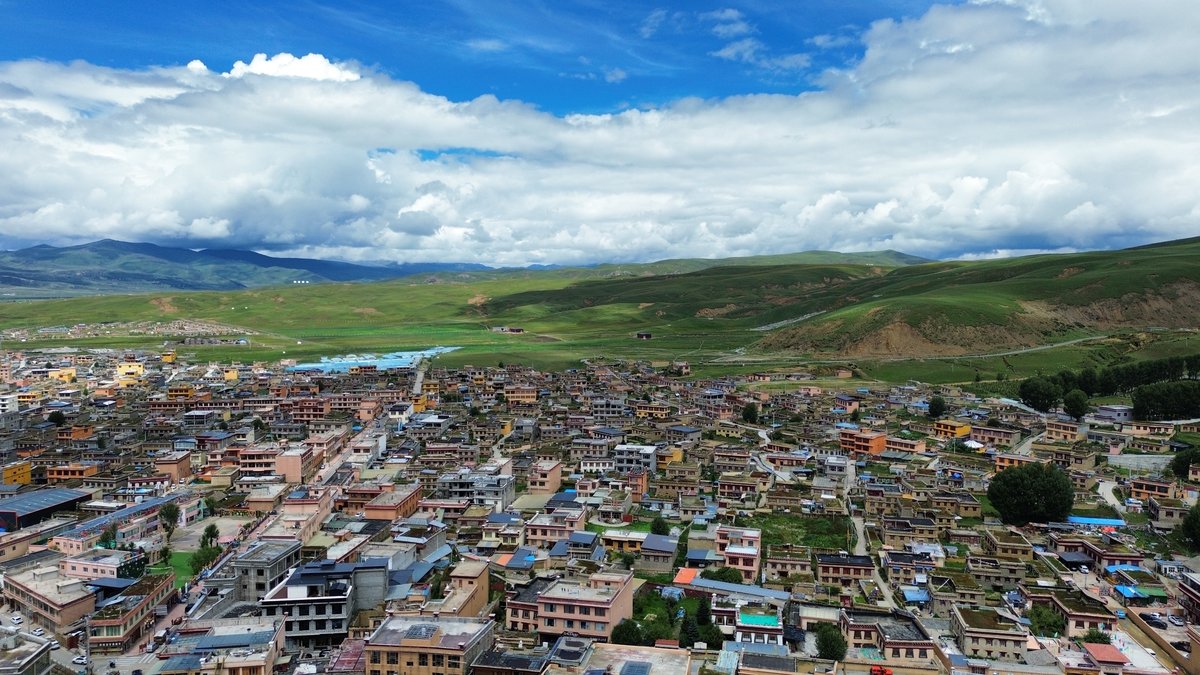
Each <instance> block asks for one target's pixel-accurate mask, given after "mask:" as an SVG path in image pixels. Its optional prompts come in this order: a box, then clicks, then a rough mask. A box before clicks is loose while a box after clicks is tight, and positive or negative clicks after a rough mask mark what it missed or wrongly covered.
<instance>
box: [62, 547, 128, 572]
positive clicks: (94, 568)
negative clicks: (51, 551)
mask: <svg viewBox="0 0 1200 675" xmlns="http://www.w3.org/2000/svg"><path fill="white" fill-rule="evenodd" d="M145 568H146V554H145V553H142V552H141V551H123V550H121V549H107V548H96V549H92V550H90V551H85V552H84V553H81V554H79V555H75V556H71V557H69V558H63V559H61V560H59V561H58V571H59V573H60V574H62V575H63V576H65V577H74V578H76V579H103V578H113V577H120V578H122V579H137V578H138V577H140V576H142V571H143V570H144V569H145Z"/></svg>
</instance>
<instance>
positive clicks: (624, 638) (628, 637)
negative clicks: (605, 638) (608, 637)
mask: <svg viewBox="0 0 1200 675" xmlns="http://www.w3.org/2000/svg"><path fill="white" fill-rule="evenodd" d="M612 641H613V644H618V645H640V644H642V642H644V641H645V636H644V635H643V634H642V627H641V626H639V625H638V623H637V622H636V621H634V620H633V619H622V620H621V623H619V624H617V625H616V626H614V627H613V632H612Z"/></svg>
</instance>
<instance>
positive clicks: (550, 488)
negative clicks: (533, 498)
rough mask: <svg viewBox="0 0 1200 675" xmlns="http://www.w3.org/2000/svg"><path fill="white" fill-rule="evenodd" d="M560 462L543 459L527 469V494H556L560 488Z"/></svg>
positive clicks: (561, 467)
mask: <svg viewBox="0 0 1200 675" xmlns="http://www.w3.org/2000/svg"><path fill="white" fill-rule="evenodd" d="M562 469H563V465H562V462H560V461H558V460H552V459H543V460H539V461H537V462H534V464H533V466H531V467H529V478H528V480H527V481H526V482H527V485H528V486H529V494H534V495H552V494H555V493H557V492H558V489H559V487H561V486H562Z"/></svg>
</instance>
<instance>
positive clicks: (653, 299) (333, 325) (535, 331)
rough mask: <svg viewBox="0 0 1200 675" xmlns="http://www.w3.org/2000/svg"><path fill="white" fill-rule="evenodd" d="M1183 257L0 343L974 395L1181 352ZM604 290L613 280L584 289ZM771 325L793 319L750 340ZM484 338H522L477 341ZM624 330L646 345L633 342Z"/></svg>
mask: <svg viewBox="0 0 1200 675" xmlns="http://www.w3.org/2000/svg"><path fill="white" fill-rule="evenodd" d="M1198 260H1200V243H1198V242H1197V241H1195V240H1188V241H1183V242H1177V243H1174V244H1171V245H1165V246H1159V247H1153V248H1144V249H1135V250H1131V251H1121V252H1105V253H1087V254H1073V255H1066V256H1033V257H1029V258H1019V259H1015V260H1001V261H982V262H972V263H928V264H918V265H910V266H903V267H895V266H893V267H888V266H885V265H884V264H882V263H886V262H887V261H886V260H880V261H877V262H876V263H875V264H850V263H846V262H845V261H844V260H842V261H831V262H818V263H816V264H786V265H778V264H775V265H771V264H764V263H770V262H774V260H772V259H770V258H766V259H755V261H754V263H755V264H744V265H738V266H726V267H713V268H710V269H704V270H701V271H693V272H686V273H680V274H673V273H672V274H662V273H650V272H646V273H645V274H644V275H642V276H631V275H630V274H628V273H627V272H626V271H623V270H621V269H618V268H619V266H614V269H611V270H609V271H608V272H604V271H597V270H596V269H591V270H583V271H581V270H551V271H540V272H533V271H522V272H514V273H500V272H489V273H486V274H462V275H442V276H441V277H440V278H439V279H440V280H439V281H437V282H436V283H425V282H421V281H415V280H413V279H405V280H394V281H386V282H376V283H337V284H322V285H304V286H298V285H289V286H283V287H274V288H263V289H257V290H249V291H237V292H232V291H212V292H188V293H179V292H173V293H155V294H140V295H111V296H99V297H92V298H84V299H78V298H76V299H69V300H57V301H40V302H10V303H4V304H0V328H21V327H24V328H37V327H44V326H54V325H73V324H76V323H88V324H97V323H102V322H113V321H120V322H139V321H146V322H166V321H171V320H174V319H181V318H189V319H203V320H207V321H212V322H216V323H219V324H222V325H226V326H229V333H230V335H231V336H240V335H243V334H245V333H246V332H247V331H253V332H254V334H253V335H251V336H250V344H249V345H244V346H236V347H235V346H196V347H187V348H184V349H183V351H184V352H185V353H187V354H190V355H192V356H193V357H194V358H196V359H199V360H219V361H234V360H237V361H243V362H247V361H255V360H273V359H277V358H280V357H294V358H298V359H310V358H315V357H318V356H323V355H334V354H344V353H351V352H358V353H361V352H373V351H393V350H400V349H416V348H424V347H430V346H435V345H452V346H458V347H460V348H461V349H460V350H459V351H456V352H452V353H451V354H448V355H446V356H443V357H441V361H442V362H443V363H445V364H447V365H451V366H453V365H461V364H464V363H474V364H486V363H495V362H500V361H507V362H521V363H527V364H530V365H533V366H537V367H544V368H562V367H568V366H571V365H575V364H578V363H579V361H580V360H581V359H587V358H594V357H616V358H630V359H643V360H649V361H665V360H672V359H686V360H688V361H690V362H692V363H693V366H694V368H697V369H698V372H700V373H703V374H708V375H716V374H725V373H738V372H747V371H753V370H763V369H768V368H772V369H776V368H798V369H799V368H803V369H819V368H820V367H821V366H822V365H823V364H824V365H830V364H839V365H840V364H848V363H849V364H853V365H854V366H855V367H856V368H857V369H858V370H859V371H860V372H861V373H863V375H864V376H865V378H866V379H868V380H879V381H887V382H902V381H906V380H910V379H916V380H921V381H925V382H934V383H950V382H961V383H974V380H975V378H976V375H978V376H979V378H980V379H981V380H982V381H983V382H982V383H980V386H982V387H987V386H988V385H989V384H991V385H993V386H994V387H995V388H996V389H997V390H1004V389H1005V387H1006V386H1007V385H1005V384H1004V383H996V382H992V380H994V378H995V377H996V374H997V373H1002V374H1004V376H1005V378H1011V379H1019V378H1021V377H1025V376H1028V375H1032V374H1036V373H1038V372H1055V371H1058V370H1060V369H1062V368H1078V367H1082V366H1085V365H1096V366H1100V365H1107V364H1110V363H1118V362H1122V361H1128V360H1136V359H1140V358H1156V357H1159V356H1166V355H1171V354H1177V353H1178V354H1182V353H1194V352H1196V351H1200V334H1196V333H1186V332H1180V331H1179V330H1151V329H1152V328H1153V327H1155V326H1159V327H1172V326H1178V328H1179V329H1183V328H1185V327H1187V328H1194V326H1192V324H1193V323H1194V317H1195V316H1197V315H1200V285H1197V283H1196V280H1197V279H1200V262H1197V261H1198ZM666 262H671V261H666ZM674 262H679V261H674ZM685 262H686V261H685ZM897 264H899V262H897ZM679 267H680V268H684V269H686V267H687V265H682V264H681V265H679ZM662 269H671V268H669V267H664V268H662ZM659 271H661V270H659ZM603 274H611V275H612V276H611V277H604V276H602V277H601V278H597V276H599V275H603ZM1193 290H1195V291H1196V292H1195V293H1193V292H1192V291H1193ZM804 317H808V318H804ZM801 319H802V320H801ZM789 321H791V322H795V323H793V324H791V325H785V326H784V327H783V328H779V329H776V330H773V331H766V330H759V329H761V328H763V327H764V326H772V325H778V324H779V323H780V322H789ZM497 326H519V327H521V328H522V329H524V332H523V333H520V334H502V333H497V332H494V331H493V330H491V329H492V328H494V327H497ZM643 331H645V332H650V333H651V334H652V336H653V339H651V340H637V339H635V335H636V333H638V332H643ZM30 336H31V337H36V334H32V333H31V334H30ZM10 340H11V339H10ZM1075 340H1086V341H1075ZM161 342H162V337H143V336H121V335H113V336H110V337H104V338H88V339H83V340H77V341H73V342H65V341H61V340H47V339H42V340H32V339H31V340H30V341H28V342H26V343H24V346H27V347H35V346H60V345H65V344H72V345H75V346H81V347H89V346H90V347H99V346H104V347H116V348H121V347H153V346H157V345H160V344H161ZM9 344H12V343H11V341H10V342H9ZM1053 344H1057V345H1058V346H1054V347H1052V348H1043V347H1044V346H1046V345H1053Z"/></svg>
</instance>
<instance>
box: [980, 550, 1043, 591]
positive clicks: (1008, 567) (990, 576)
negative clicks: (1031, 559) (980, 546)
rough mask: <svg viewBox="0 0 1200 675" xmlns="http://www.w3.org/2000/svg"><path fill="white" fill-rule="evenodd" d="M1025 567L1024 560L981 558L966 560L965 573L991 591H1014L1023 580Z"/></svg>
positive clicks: (1026, 565)
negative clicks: (968, 573)
mask: <svg viewBox="0 0 1200 675" xmlns="http://www.w3.org/2000/svg"><path fill="white" fill-rule="evenodd" d="M1027 567H1028V564H1027V563H1026V562H1025V561H1024V560H1013V559H1008V558H985V557H981V556H969V557H968V558H967V571H968V572H970V573H971V576H973V577H975V580H976V581H978V582H979V585H981V586H984V587H990V588H991V589H992V590H998V589H1002V590H1006V591H1011V590H1014V589H1016V588H1017V586H1019V585H1020V583H1021V582H1022V581H1024V580H1025V572H1026V569H1027Z"/></svg>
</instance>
